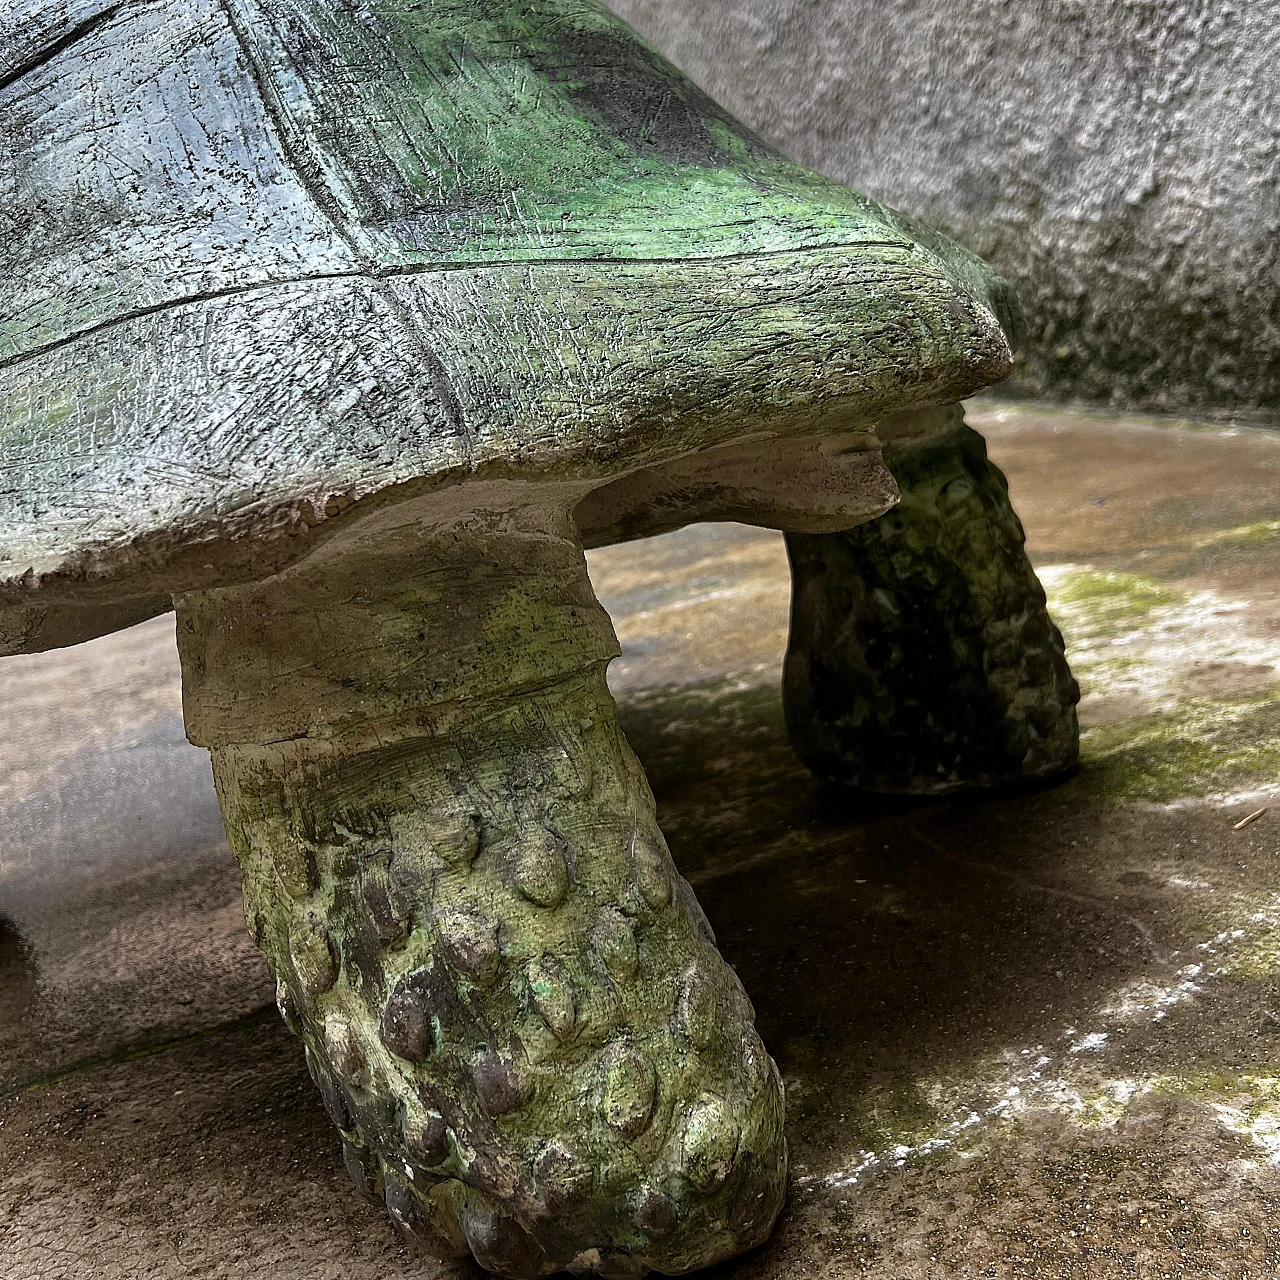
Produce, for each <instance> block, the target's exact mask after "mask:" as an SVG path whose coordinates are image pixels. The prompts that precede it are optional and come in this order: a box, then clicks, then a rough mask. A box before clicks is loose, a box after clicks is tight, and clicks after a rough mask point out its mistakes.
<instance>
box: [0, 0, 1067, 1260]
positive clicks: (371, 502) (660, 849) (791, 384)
mask: <svg viewBox="0 0 1280 1280" xmlns="http://www.w3.org/2000/svg"><path fill="white" fill-rule="evenodd" d="M0 27H2V28H3V38H2V39H0V59H3V62H2V63H0V135H2V139H3V152H2V153H0V154H3V156H4V159H3V161H0V163H2V164H3V169H2V170H0V181H2V182H3V191H4V200H3V205H2V207H3V213H2V214H0V218H2V219H3V221H0V226H2V227H3V241H2V242H0V255H2V260H3V263H4V277H5V280H4V283H5V287H4V289H3V291H2V292H0V449H2V451H3V469H2V470H0V477H2V478H0V652H5V653H17V652H31V651H35V650H39V649H43V648H49V647H52V646H56V645H62V644H70V643H74V642H76V641H79V640H84V639H87V638H90V637H92V636H95V635H99V634H102V633H104V632H106V631H109V630H112V629H114V628H118V627H123V626H126V625H129V624H131V623H133V622H136V621H138V620H140V619H142V618H145V617H147V616H150V615H153V614H155V613H157V612H159V611H161V610H162V609H165V608H168V607H170V603H172V605H173V606H175V607H176V609H177V630H178V643H179V647H180V651H181V658H182V672H183V697H184V709H185V717H186V724H187V729H188V733H189V736H190V738H191V740H192V741H193V742H195V743H198V744H202V745H204V746H207V747H208V748H209V750H210V751H211V753H212V757H213V768H214V775H215V779H216V782H217V787H218V794H219V797H220V801H221V805H222V810H223V814H224V816H225V819H226V827H227V833H228V837H229V839H230V842H231V845H232V847H233V849H234V851H235V853H236V856H237V858H238V859H239V861H240V864H241V867H242V868H243V873H244V896H245V912H246V918H247V919H248V921H249V923H250V926H251V928H252V930H253V933H254V936H255V938H256V940H257V942H258V944H259V945H260V946H261V947H262V949H263V950H264V951H265V952H266V954H267V956H268V958H269V960H270V962H271V965H272V967H273V969H274V971H275V973H276V975H277V979H278V990H279V1005H280V1010H281V1013H282V1014H283V1016H284V1018H285V1020H286V1022H287V1023H288V1025H289V1026H290V1028H291V1029H292V1030H293V1031H294V1032H295V1033H296V1034H298V1035H299V1036H300V1037H301V1038H302V1041H303V1043H304V1045H305V1047H306V1055H307V1061H308V1063H309V1065H310V1068H311V1071H312V1074H313V1075H314V1077H315V1080H316V1082H317V1084H318V1086H319V1088H320V1091H321V1093H322V1095H323V1098H324V1102H325V1106H326V1108H327V1110H328V1112H329V1114H330V1115H331V1116H332V1118H333V1121H334V1123H335V1124H336V1125H337V1126H338V1128H339V1129H340V1130H341V1131H342V1136H343V1143H344V1153H345V1159H346V1163H347V1166H348V1168H349V1170H350V1172H351V1174H352V1176H353V1178H354V1179H355V1181H356V1182H357V1184H358V1185H359V1186H360V1187H362V1188H363V1189H365V1190H366V1191H367V1192H369V1193H370V1194H372V1195H375V1196H378V1197H380V1198H382V1199H384V1200H385V1203H386V1206H387V1209H388V1210H389V1212H390V1215H391V1218H392V1219H393V1221H394V1222H395V1224H396V1225H397V1227H398V1228H399V1229H400V1230H401V1231H402V1233H403V1234H404V1235H405V1236H406V1237H407V1238H408V1239H409V1240H410V1241H412V1242H416V1243H417V1244H419V1245H421V1246H422V1247H423V1248H425V1249H426V1250H427V1251H428V1252H431V1253H434V1254H436V1255H440V1256H444V1257H452V1256H458V1257H461V1256H465V1255H466V1254H467V1253H468V1252H470V1253H472V1254H474V1255H475V1257H476V1259H477V1260H478V1261H479V1262H480V1263H481V1265H482V1266H484V1267H486V1268H488V1269H490V1270H492V1271H496V1272H499V1273H500V1274H503V1275H507V1276H534V1275H541V1274H545V1273H548V1272H551V1271H554V1270H556V1269H559V1268H568V1269H569V1270H571V1271H576V1272H578V1273H590V1272H596V1273H599V1274H601V1275H605V1276H632V1275H640V1274H643V1273H644V1272H646V1271H648V1270H649V1269H656V1270H658V1271H662V1272H668V1273H678V1272H683V1271H687V1270H690V1269H693V1268H696V1267H700V1266H703V1265H705V1264H708V1263H711V1262H713V1261H715V1260H717V1259H722V1258H725V1257H729V1256H731V1255H733V1254H736V1253H738V1252H739V1251H741V1250H744V1249H746V1248H749V1247H750V1246H752V1245H754V1244H757V1243H758V1242H760V1241H761V1240H763V1239H764V1238H765V1237H766V1236H767V1234H768V1233H769V1230H770V1228H771V1225H772V1223H773V1221H774V1218H775V1217H776V1215H777V1213H778V1211H779V1208H780V1206H781V1203H782V1198H783V1189H784V1182H785V1168H786V1154H785V1152H786V1148H785V1142H784V1138H783V1097H782V1088H781V1084H780V1081H779V1078H778V1073H777V1069H776V1067H775V1066H774V1064H773V1062H772V1060H771V1059H770V1058H769V1055H768V1054H767V1052H766V1051H765V1049H764V1047H763V1045H762V1044H761V1042H760V1039H759V1037H758V1036H757V1034H756V1032H755V1030H754V1028H753V1026H752V1016H753V1015H752V1009H751V1004H750V1002H749V1000H748V999H747V996H746V995H745V993H744V992H743V990H742V988H741V986H740V985H739V983H738V981H737V978H736V977H735V975H734V973H733V971H732V970H731V969H730V968H729V967H728V966H727V965H726V964H725V963H724V961H723V960H722V959H721V958H720V955H719V953H718V952H717V950H716V947H715V942H714V939H713V936H712V932H711V929H710V927H709V926H708V924H707V921H706V919H705V917H704V916H703V914H702V912H701V910H700V909H699V907H698V904H697V902H696V900H695V899H694V896H693V893H692V891H691V890H690V888H689V886H688V885H687V884H686V883H685V882H684V881H683V880H682V879H681V878H680V876H679V875H678V874H677V872H676V870H675V868H674V866H673V865H672V861H671V858H670V855H669V853H668V851H667V848H666V845H665V844H664V842H663V838H662V834H661V832H660V831H659V829H658V826H657V823H656V820H655V816H654V803H653V799H652V797H651V794H650V792H649V789H648V785H647V783H646V780H645V777H644V774H643V772H642V770H641V768H640V765H639V763H638V762H637V760H636V759H635V757H634V756H633V755H632V753H631V751H630V750H629V749H628V747H627V744H626V742H625V741H624V740H623V737H622V735H621V732H620V730H619V727H618V720H617V715H616V710H615V707H614V704H613V702H612V701H611V699H610V696H609V693H608V690H607V687H606V683H605V668H606V665H607V664H608V663H609V661H610V660H611V659H612V658H613V657H614V656H615V655H616V654H617V652H618V648H617V643H616V640H615V637H614V634H613V630H612V627H611V625H610V622H609V619H608V617H607V616H606V614H605V613H604V611H603V610H602V609H601V608H600V606H599V605H598V604H597V602H596V600H595V597H594V595H593V593H592V589H591V585H590V583H589V581H588V579H587V574H586V568H585V562H584V557H583V547H584V546H590V545H593V544H601V543H605V542H609V541H617V540H620V539H624V538H632V537H638V536H642V535H647V534H652V533H657V532H661V531H663V530H667V529H671V528H675V527H677V526H679V525H681V524H684V523H687V522H689V521H693V520H707V519H715V520H740V521H749V522H753V523H757V524H762V525H766V526H771V527H776V528H780V529H783V530H786V531H787V532H788V533H789V534H791V535H793V536H792V538H791V551H792V557H793V560H794V563H795V570H796V579H797V607H796V611H795V635H794V637H793V644H792V652H791V657H790V659H789V662H788V669H787V698H788V704H789V716H790V722H791V727H792V731H793V733H794V734H795V736H796V739H797V743H798V746H799V748H800V750H801V751H802V753H803V754H804V755H805V756H806V757H807V758H808V759H810V760H811V761H812V762H813V764H814V766H815V767H816V768H817V769H819V771H820V772H823V773H825V774H828V775H829V776H832V777H837V778H840V779H842V780H844V781H846V782H850V783H853V784H856V785H862V786H866V787H872V788H881V789H895V790H904V791H937V790H947V789H953V788H956V787H961V786H966V785H986V784H994V783H1000V782H1008V781H1011V780H1018V779H1034V778H1040V777H1047V776H1051V775H1053V774H1055V773H1058V772H1060V771H1062V770H1064V769H1067V768H1069V767H1070V766H1071V764H1072V760H1073V756H1074V751H1075V721H1074V710H1073V705H1074V700H1075V687H1074V685H1073V683H1072V681H1071V678H1070V675H1069V673H1068V672H1067V669H1066V666H1065V663H1064V660H1063V656H1062V647H1061V642H1060V639H1059V637H1058V635H1057V633H1056V632H1055V631H1054V629H1053V627H1052V625H1051V624H1050V622H1049V621H1048V618H1047V615H1046V614H1045V611H1044V596H1043V594H1042V593H1041V592H1040V590H1039V587H1038V584H1037V583H1036V580H1035V578H1034V575H1033V574H1032V573H1031V570H1030V568H1029V566H1028V564H1027V562H1026V560H1025V558H1024V556H1023V553H1022V543H1021V531H1020V529H1019V527H1018V525H1017V521H1016V518H1015V517H1014V516H1013V514H1012V511H1011V509H1010V508H1009V505H1008V500H1007V496H1006V493H1005V489H1004V486H1003V481H1002V479H1001V478H1000V476H999V474H998V473H997V472H996V471H995V470H994V469H993V468H992V467H991V466H990V464H989V463H987V461H986V458H985V452H984V450H983V446H982V443H981V440H980V439H979V438H978V437H977V436H975V435H974V434H973V433H972V432H970V431H969V430H968V429H967V428H965V427H964V425H963V421H962V418H961V417H960V414H959V411H958V410H957V409H955V408H953V407H951V406H954V405H955V404H956V402H957V401H958V400H959V399H960V398H961V397H963V396H965V395H967V394H969V393H971V392H972V391H974V390H975V389H977V388H980V387H982V386H985V385H987V384H989V383H992V382H995V381H997V380H999V379H1001V378H1003V377H1005V376H1006V374H1007V373H1008V372H1009V369H1010V359H1011V357H1010V339H1009V337H1008V335H1009V334H1010V333H1011V331H1012V325H1013V309H1012V304H1011V302H1010V300H1009V298H1008V297H1007V296H1006V292H1007V291H1006V289H1005V287H1004V285H1003V283H1002V282H1001V281H1000V280H999V279H997V278H995V277H994V276H992V275H991V274H989V273H988V272H987V271H986V269H985V268H984V267H983V266H982V264H981V263H979V262H978V261H977V260H975V259H973V258H971V257H970V256H968V255H967V254H966V253H965V252H964V251H962V250H960V249H959V248H957V247H956V246H954V245H952V244H950V243H948V242H947V241H945V240H944V239H942V238H941V237H939V236H936V235H934V234H932V233H930V232H928V231H926V230H924V229H922V228H920V227H918V226H916V225H914V224H913V223H911V222H910V221H909V220H907V219H905V218H903V217H901V216H899V215H897V214H894V213H892V212H890V211H888V210H886V209H884V208H881V207H880V206H878V205H876V204H874V203H873V202H871V201H869V200H867V199H865V198H863V197H861V196H858V195H855V194H853V193H851V192H850V191H848V190H847V189H845V188H844V187H841V186H839V185H837V184H835V183H833V182H830V181H827V180H825V179H823V178H820V177H818V176H816V175H814V174H811V173H809V172H807V171H805V170H803V169H801V168H799V167H798V166H796V165H794V164H792V163H790V162H789V161H787V160H786V159H784V158H783V157H781V156H780V155H778V154H777V153H775V152H774V151H772V150H770V149H769V148H768V147H767V146H765V145H764V144H763V143H762V142H761V141H760V140H759V139H758V138H756V137H755V136H754V135H752V134H751V133H750V132H748V131H747V130H745V129H744V128H742V127H741V126H740V125H738V124H737V123H736V122H735V121H734V120H732V119H731V118H730V117H729V116H727V115H726V114H725V113H724V112H723V111H721V110H720V109H719V108H717V107H716V106H715V105H714V104H713V103H712V102H710V101H709V100H708V99H707V98H706V97H704V96H703V95H702V94H701V93H700V92H699V91H698V90H697V89H696V88H694V87H693V86H692V85H691V84H689V83H688V82H687V81H686V80H684V79H683V78H682V77H681V76H680V75H679V73H678V72H677V71H676V70H675V69H674V68H673V67H671V66H670V65H669V64H667V63H666V62H664V61H663V60H662V59H661V58H659V57H658V56H657V55H656V54H654V53H653V52H652V51H651V50H649V49H648V48H647V47H646V46H645V45H643V44H642V43H641V42H640V41H639V39H638V38H637V37H636V36H635V35H634V34H633V33H632V32H631V31H630V30H629V29H628V28H627V27H626V26H624V25H623V24H622V23H621V22H619V21H618V20H617V19H616V18H614V17H613V16H612V15H611V14H610V13H608V12H607V11H606V10H605V9H603V8H602V7H600V6H599V5H598V4H596V3H595V2H594V0H412V2H411V0H181V3H179V0H145V2H144V0H121V2H119V3H105V2H104V0H66V2H65V3H61V4H58V5H48V4H44V3H42V0H0ZM876 423H880V424H882V437H883V440H884V442H886V445H887V452H886V453H885V455H884V458H883V459H882V454H881V443H882V437H878V436H877V434H876V432H875V429H874V428H875V424H876ZM886 460H887V461H888V464H889V469H886V466H885V461H886ZM890 470H893V471H894V473H895V474H896V475H897V476H898V478H899V484H900V486H901V487H902V489H903V491H904V501H903V503H902V506H901V507H900V508H899V509H898V512H896V513H894V514H893V515H890V516H888V517H886V518H885V519H884V520H882V521H880V522H877V523H876V524H874V525H868V526H866V529H865V531H864V530H863V529H855V530H854V531H853V532H841V531H846V530H850V529H853V527H854V526H857V525H859V524H861V523H862V522H865V521H868V520H870V519H871V518H872V517H875V516H878V515H880V514H881V513H882V512H884V511H886V510H887V509H888V508H889V507H891V506H892V505H893V503H894V501H895V497H896V490H895V485H894V482H893V479H892V478H891V475H890Z"/></svg>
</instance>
